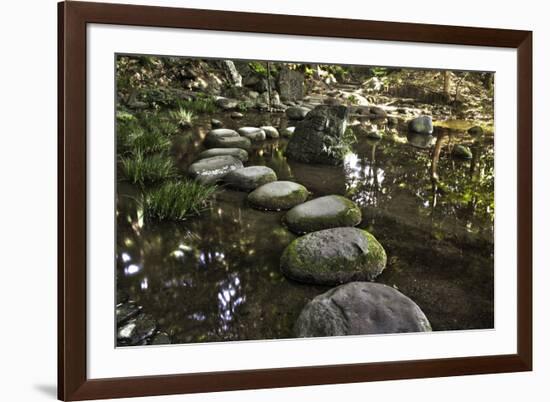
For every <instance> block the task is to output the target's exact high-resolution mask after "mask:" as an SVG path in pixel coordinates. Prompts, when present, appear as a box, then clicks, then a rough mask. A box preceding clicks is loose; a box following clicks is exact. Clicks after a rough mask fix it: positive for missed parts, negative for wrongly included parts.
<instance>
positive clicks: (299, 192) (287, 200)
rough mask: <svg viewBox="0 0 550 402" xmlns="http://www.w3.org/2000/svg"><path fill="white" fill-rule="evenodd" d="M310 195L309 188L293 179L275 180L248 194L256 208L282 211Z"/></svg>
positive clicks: (301, 201) (250, 201)
mask: <svg viewBox="0 0 550 402" xmlns="http://www.w3.org/2000/svg"><path fill="white" fill-rule="evenodd" d="M308 195H309V193H308V191H307V189H306V188H305V187H304V186H302V185H301V184H298V183H294V182H292V181H274V182H271V183H268V184H264V185H263V186H260V187H258V188H257V189H256V190H254V191H252V192H251V193H250V194H249V195H248V202H249V203H250V204H251V205H252V206H254V207H256V208H260V209H266V210H269V211H280V210H286V209H290V208H292V207H294V206H296V205H298V204H301V203H303V202H304V201H305V200H307V197H308Z"/></svg>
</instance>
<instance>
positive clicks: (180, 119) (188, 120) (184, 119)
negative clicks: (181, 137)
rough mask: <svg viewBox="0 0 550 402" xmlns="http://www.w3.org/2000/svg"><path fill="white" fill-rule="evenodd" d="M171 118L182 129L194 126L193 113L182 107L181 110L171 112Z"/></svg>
mask: <svg viewBox="0 0 550 402" xmlns="http://www.w3.org/2000/svg"><path fill="white" fill-rule="evenodd" d="M170 117H172V119H173V120H175V121H176V123H177V124H179V125H180V126H181V127H191V126H192V125H193V120H195V115H194V114H193V112H192V111H190V110H187V109H184V108H183V107H181V106H180V107H179V109H177V110H173V111H171V112H170Z"/></svg>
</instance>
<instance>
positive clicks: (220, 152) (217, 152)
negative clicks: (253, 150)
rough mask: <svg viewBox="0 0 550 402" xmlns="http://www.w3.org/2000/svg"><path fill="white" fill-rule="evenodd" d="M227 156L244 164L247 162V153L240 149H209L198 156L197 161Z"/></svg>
mask: <svg viewBox="0 0 550 402" xmlns="http://www.w3.org/2000/svg"><path fill="white" fill-rule="evenodd" d="M224 155H229V156H233V157H234V158H237V159H239V160H241V161H242V162H246V161H247V160H248V152H246V151H245V150H244V149H241V148H210V149H207V150H206V151H203V152H201V153H200V154H199V156H198V158H197V159H204V158H212V157H213V156H224Z"/></svg>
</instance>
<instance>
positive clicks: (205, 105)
mask: <svg viewBox="0 0 550 402" xmlns="http://www.w3.org/2000/svg"><path fill="white" fill-rule="evenodd" d="M178 107H179V108H180V109H185V110H187V111H188V112H192V113H196V114H201V113H214V112H215V111H216V110H217V108H216V103H215V102H214V99H212V98H210V97H197V98H196V99H193V100H180V101H179V102H178Z"/></svg>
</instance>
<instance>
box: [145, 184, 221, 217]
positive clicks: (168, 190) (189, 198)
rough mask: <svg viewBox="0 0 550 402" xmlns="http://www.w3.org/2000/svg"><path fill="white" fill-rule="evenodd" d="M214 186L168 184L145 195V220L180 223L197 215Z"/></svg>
mask: <svg viewBox="0 0 550 402" xmlns="http://www.w3.org/2000/svg"><path fill="white" fill-rule="evenodd" d="M215 191H216V186H214V185H206V184H201V183H197V182H194V181H188V180H186V181H181V182H168V183H164V184H163V185H161V186H160V187H158V188H156V189H153V190H151V191H149V192H148V193H147V194H146V195H145V205H144V208H143V213H144V217H145V219H158V220H175V221H181V220H185V219H186V218H188V217H190V216H192V215H197V214H199V213H200V212H201V211H202V210H203V209H204V208H205V207H206V205H207V201H208V199H209V198H210V197H211V196H212V194H214V192H215Z"/></svg>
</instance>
